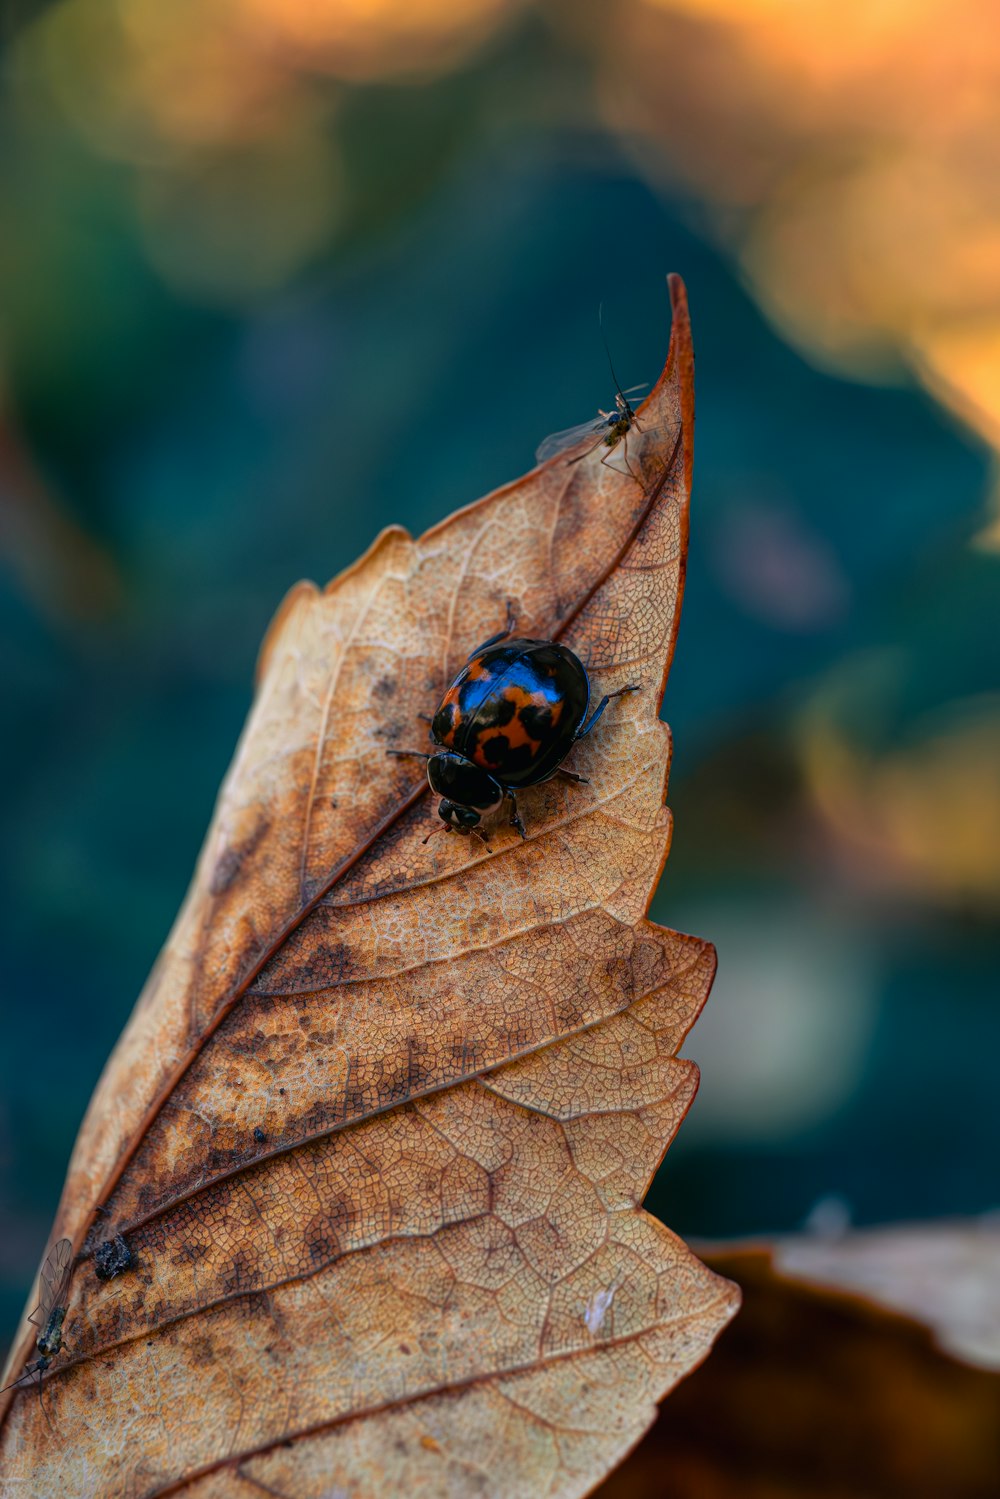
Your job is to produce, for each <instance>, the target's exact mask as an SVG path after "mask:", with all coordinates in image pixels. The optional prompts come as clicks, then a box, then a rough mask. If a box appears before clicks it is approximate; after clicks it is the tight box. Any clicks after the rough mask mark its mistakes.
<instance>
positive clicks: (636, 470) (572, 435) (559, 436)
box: [535, 305, 664, 487]
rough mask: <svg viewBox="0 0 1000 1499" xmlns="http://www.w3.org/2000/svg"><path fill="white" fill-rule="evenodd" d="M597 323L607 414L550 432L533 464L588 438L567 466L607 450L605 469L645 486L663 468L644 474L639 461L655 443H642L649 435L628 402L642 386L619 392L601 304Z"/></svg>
mask: <svg viewBox="0 0 1000 1499" xmlns="http://www.w3.org/2000/svg"><path fill="white" fill-rule="evenodd" d="M598 321H599V323H600V326H601V339H602V341H603V343H604V352H605V353H606V354H607V356H608V368H609V369H610V371H611V378H612V380H613V381H614V385H615V401H614V406H613V407H612V409H611V410H610V411H604V410H603V409H600V410H599V411H598V415H597V416H596V417H591V419H590V421H589V422H581V423H580V424H579V425H578V426H575V427H566V428H565V429H564V430H563V431H562V432H553V433H552V435H551V436H550V437H546V438H545V440H544V442H541V443H539V445H538V447H537V449H536V450H535V461H536V463H546V462H547V461H548V459H550V458H554V457H556V455H557V454H559V453H562V452H566V451H567V450H568V449H570V448H575V447H578V446H579V445H580V443H582V442H585V441H586V440H587V439H588V438H590V439H591V441H590V445H589V446H588V447H587V448H585V449H584V451H583V452H582V453H577V454H575V455H574V457H572V458H568V459H567V460H566V461H567V463H579V462H580V461H581V459H583V458H587V457H589V455H590V454H591V453H593V452H595V451H596V450H597V449H598V448H605V449H607V451H606V452H605V453H604V455H603V456H602V458H601V463H602V464H604V466H605V468H611V469H614V470H615V471H616V472H618V473H621V474H627V475H628V477H629V478H630V479H634V480H635V481H636V483H637V484H642V485H644V486H645V487H648V486H649V485H651V484H653V483H655V482H656V480H657V479H659V478H660V477H661V475H662V473H663V470H664V465H663V463H662V461H661V462H660V463H658V464H657V465H656V470H655V471H654V472H651V473H647V472H646V471H645V465H644V464H643V462H642V450H644V449H645V448H647V447H650V448H653V449H655V447H656V443H655V442H654V443H648V442H647V441H646V440H645V439H646V438H647V437H648V436H649V435H650V433H649V431H648V430H647V428H646V426H645V425H644V424H643V423H640V421H639V418H638V416H637V415H636V412H635V409H634V407H633V406H632V404H631V402H630V401H629V396H631V395H634V394H635V393H636V392H637V391H640V390H645V389H646V386H645V384H644V383H643V384H641V385H630V386H629V388H628V390H622V387H621V383H620V382H619V379H618V376H617V375H616V373H615V367H614V364H613V362H612V359H611V350H610V349H609V348H608V340H607V338H606V337H605V334H604V307H603V305H602V306H601V308H600V309H599V311H598ZM653 430H654V431H656V432H659V430H660V429H659V427H657V428H655V429H653ZM634 433H637V434H639V447H640V458H639V462H638V464H637V465H636V466H633V459H634V458H635V446H636V445H635V443H633V453H632V455H631V456H630V454H629V437H630V436H631V435H632V434H634ZM619 447H620V449H621V451H620V452H618V451H616V450H617V449H618V448H619Z"/></svg>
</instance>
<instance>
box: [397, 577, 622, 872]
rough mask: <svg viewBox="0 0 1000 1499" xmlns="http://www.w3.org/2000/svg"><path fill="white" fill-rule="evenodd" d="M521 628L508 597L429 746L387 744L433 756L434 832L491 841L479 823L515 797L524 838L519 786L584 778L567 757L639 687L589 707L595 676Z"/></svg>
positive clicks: (452, 691)
mask: <svg viewBox="0 0 1000 1499" xmlns="http://www.w3.org/2000/svg"><path fill="white" fill-rule="evenodd" d="M514 631H515V620H514V615H513V611H512V609H511V606H510V605H509V604H508V605H507V625H506V628H505V629H503V630H501V631H500V632H499V634H497V635H492V636H490V638H489V640H484V641H483V643H482V645H480V646H477V647H476V649H475V650H474V651H473V652H472V654H471V656H470V657H469V659H468V660H467V661H466V663H465V665H464V666H463V667H462V670H461V671H460V672H459V673H458V676H457V677H456V678H455V680H454V681H453V682H452V684H451V686H450V687H449V688H448V690H447V691H446V692H445V694H444V697H443V698H442V699H441V703H440V705H439V707H438V710H437V712H436V713H435V714H434V717H433V718H432V719H431V721H430V725H431V728H430V737H431V741H432V743H433V745H434V747H435V748H434V752H433V753H432V754H426V753H425V752H424V751H423V750H396V749H393V750H389V751H388V753H389V754H390V755H397V756H414V757H419V758H420V759H423V760H426V761H427V781H428V784H429V785H430V788H431V790H432V791H434V792H435V793H436V794H437V795H438V796H439V797H440V798H441V801H440V803H439V805H438V816H439V817H440V818H441V820H442V822H443V823H444V829H437V830H436V831H439V832H440V831H447V832H450V833H461V834H463V835H464V836H468V835H469V834H470V833H475V834H476V836H477V837H479V838H481V839H482V840H483V842H485V841H486V840H485V838H483V835H482V832H481V831H480V823H481V822H482V820H483V819H484V818H487V817H491V816H493V815H494V814H495V813H496V812H498V811H499V810H500V808H501V806H502V804H503V802H504V801H505V800H509V801H510V804H511V815H510V825H511V827H514V828H516V829H517V831H518V832H519V833H520V835H521V837H522V838H526V837H527V831H526V829H525V826H524V822H523V820H522V818H521V814H520V812H519V810H518V805H517V793H518V792H519V791H522V790H524V788H525V787H527V786H537V785H539V784H540V783H541V782H542V781H549V780H551V779H552V777H553V776H556V775H562V776H564V777H565V778H566V779H567V780H570V781H577V782H580V783H581V784H584V785H586V784H587V780H586V777H585V776H580V775H577V774H576V773H575V772H574V771H572V770H566V769H564V767H563V763H562V762H563V761H564V760H565V758H566V756H567V755H568V754H569V752H570V750H571V749H572V748H573V745H574V744H576V743H577V741H578V740H580V739H584V738H586V736H587V735H588V734H589V733H590V731H591V729H593V727H594V725H595V724H596V723H597V721H598V719H599V718H600V717H601V715H602V713H603V712H604V710H605V708H606V707H607V706H608V704H609V703H610V702H611V700H612V698H616V697H621V696H622V694H623V693H626V692H637V691H638V690H639V684H638V683H635V682H633V683H629V685H628V686H626V687H619V688H618V690H617V691H616V692H608V693H606V694H605V696H604V697H603V698H602V699H601V701H600V702H599V703H598V705H597V707H596V708H595V709H594V711H593V713H590V711H589V710H590V678H589V677H588V676H587V671H586V668H585V667H584V665H583V663H582V662H581V661H580V659H579V657H578V656H576V655H575V654H574V653H573V651H571V650H570V648H569V646H566V645H561V644H560V643H559V642H558V641H555V640H533V639H529V638H528V637H526V636H517V635H515V633H514ZM588 714H589V716H588ZM427 836H428V837H430V836H431V834H428V835H427ZM424 841H425V842H426V841H427V840H426V839H425V840H424Z"/></svg>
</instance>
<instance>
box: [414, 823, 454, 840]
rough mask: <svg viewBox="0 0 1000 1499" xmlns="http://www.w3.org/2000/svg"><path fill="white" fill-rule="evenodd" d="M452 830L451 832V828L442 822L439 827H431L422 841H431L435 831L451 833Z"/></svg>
mask: <svg viewBox="0 0 1000 1499" xmlns="http://www.w3.org/2000/svg"><path fill="white" fill-rule="evenodd" d="M450 832H451V829H450V828H449V827H448V826H447V825H446V824H445V823H443V822H442V823H441V824H440V825H439V826H438V827H436V828H431V830H430V832H429V833H428V834H427V837H426V838H424V839H422V840H421V841H422V842H424V843H430V841H431V839H432V838H433V837H434V834H435V833H450Z"/></svg>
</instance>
